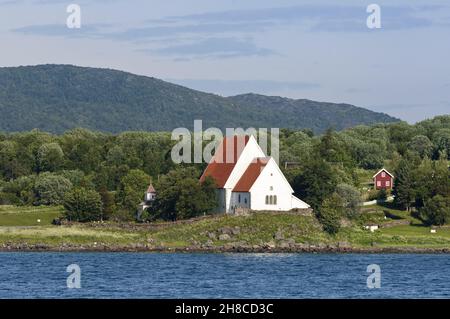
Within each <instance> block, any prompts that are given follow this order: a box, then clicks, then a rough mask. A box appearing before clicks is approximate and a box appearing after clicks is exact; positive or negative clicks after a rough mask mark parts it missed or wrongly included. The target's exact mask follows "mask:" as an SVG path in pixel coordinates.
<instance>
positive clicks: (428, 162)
mask: <svg viewBox="0 0 450 319" xmlns="http://www.w3.org/2000/svg"><path fill="white" fill-rule="evenodd" d="M175 143H176V141H172V140H171V138H170V133H169V132H124V133H121V134H117V135H113V134H107V133H101V132H93V131H89V130H86V129H74V130H71V131H67V132H66V133H64V134H61V135H54V134H50V133H46V132H42V131H39V130H32V131H28V132H20V133H0V204H12V205H64V206H65V207H66V212H67V216H66V217H67V218H68V219H71V220H79V221H90V220H106V219H111V218H113V219H121V220H123V219H125V220H131V219H133V218H134V216H135V213H136V209H137V205H138V204H139V203H140V202H141V201H142V200H143V195H144V191H145V190H146V188H147V186H148V184H149V183H150V181H152V182H153V184H154V185H155V188H156V190H157V192H158V196H157V200H156V201H155V203H154V205H153V207H152V208H151V209H150V210H149V211H148V212H146V213H145V214H144V216H143V218H144V219H146V220H155V219H167V220H175V219H183V218H190V217H194V216H198V215H202V214H206V213H208V212H209V211H210V210H211V208H212V207H214V206H215V196H214V182H213V181H208V182H207V183H203V184H199V183H198V178H199V176H200V175H201V172H202V171H203V170H204V168H205V167H206V163H203V164H180V165H176V164H174V163H173V162H172V160H171V156H170V153H171V149H172V147H173V145H174V144H175ZM449 158H450V116H438V117H435V118H434V119H430V120H426V121H422V122H419V123H417V124H414V125H409V124H407V123H405V122H398V123H391V124H376V125H371V126H356V127H353V128H351V129H347V130H344V131H340V132H336V131H333V130H332V129H330V130H328V131H327V132H326V133H324V134H322V135H314V134H313V133H312V131H311V130H291V129H282V130H281V132H280V167H281V168H282V170H283V171H284V173H285V175H286V176H287V178H288V180H289V182H290V183H291V185H292V186H293V188H294V190H295V193H296V195H297V196H298V197H300V198H301V199H302V200H305V201H306V202H307V203H309V204H311V206H312V207H313V208H314V210H315V211H316V215H317V217H318V219H319V220H320V221H322V223H323V224H324V227H325V228H326V229H327V230H329V232H336V231H338V229H339V226H338V223H337V222H336V221H337V220H339V218H341V217H342V216H347V217H348V218H353V217H354V216H356V215H357V214H358V207H359V205H358V203H359V202H360V201H361V189H362V186H363V185H361V178H360V176H359V175H360V173H361V172H365V171H374V170H377V169H379V168H381V167H386V168H387V169H389V170H390V171H392V172H393V173H394V175H395V176H396V179H395V188H394V191H393V193H394V195H395V201H396V204H397V205H399V206H401V207H403V208H405V209H410V210H411V209H412V208H414V209H415V210H417V212H418V214H420V216H421V217H422V218H423V220H424V222H427V223H430V224H442V223H446V222H449V220H450V212H449V211H448V207H450V205H448V200H449V196H450V195H449V188H450V187H449V186H450V185H449V183H450V178H449V175H448V174H449V173H448V160H449ZM285 162H290V163H294V164H295V165H294V166H293V167H284V165H283V164H284V163H285ZM370 176H371V175H370ZM434 215H436V216H434Z"/></svg>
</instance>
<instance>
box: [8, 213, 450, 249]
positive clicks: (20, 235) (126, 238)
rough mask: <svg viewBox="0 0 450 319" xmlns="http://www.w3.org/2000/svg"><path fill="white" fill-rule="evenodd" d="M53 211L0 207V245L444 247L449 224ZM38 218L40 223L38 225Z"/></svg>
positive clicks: (378, 217)
mask: <svg viewBox="0 0 450 319" xmlns="http://www.w3.org/2000/svg"><path fill="white" fill-rule="evenodd" d="M60 210H61V209H60V208H58V207H53V208H48V207H47V208H46V207H44V208H28V207H27V208H17V207H11V206H6V207H5V206H2V207H0V249H3V250H6V249H27V248H30V247H31V248H33V247H38V248H39V247H40V248H41V249H54V250H64V249H72V250H76V249H92V250H102V249H108V250H128V249H129V250H168V249H185V248H189V249H194V250H210V251H211V250H216V249H217V250H221V249H226V250H228V249H233V248H236V249H238V248H243V249H244V250H245V249H247V250H248V249H254V250H277V249H278V248H282V249H289V248H290V249H292V250H302V249H304V248H308V247H319V248H320V247H322V248H324V247H331V248H333V247H341V248H342V247H346V248H348V249H350V250H351V249H381V248H395V249H402V248H405V249H408V248H417V249H447V248H450V228H446V227H443V228H439V229H437V233H435V234H432V233H430V228H429V227H424V226H421V224H420V221H418V220H416V219H414V217H412V216H410V215H409V214H408V213H406V212H404V211H398V210H395V209H393V208H389V207H383V206H376V205H375V206H371V207H365V208H364V212H363V216H364V217H363V218H361V219H360V220H359V221H358V222H356V223H346V225H345V226H344V227H343V228H342V229H341V231H340V232H339V233H338V234H337V235H335V236H331V235H329V234H327V233H325V232H323V231H322V227H321V225H320V224H319V223H318V222H317V220H316V219H315V218H314V217H312V216H299V215H293V214H282V213H268V212H267V213H256V214H252V215H250V216H213V217H205V218H200V219H198V220H191V221H183V222H178V223H153V224H134V223H131V224H130V223H128V224H118V223H90V224H73V225H64V226H54V225H51V220H52V219H53V218H55V217H57V216H58V215H59V214H60ZM385 215H388V216H389V218H385V217H384V216H385ZM37 219H40V220H41V222H40V223H37V222H36V221H37ZM36 223H37V225H36ZM367 223H376V224H379V225H381V226H382V228H381V229H380V230H378V231H375V232H374V233H371V232H369V231H367V230H364V229H363V226H364V225H365V224H367Z"/></svg>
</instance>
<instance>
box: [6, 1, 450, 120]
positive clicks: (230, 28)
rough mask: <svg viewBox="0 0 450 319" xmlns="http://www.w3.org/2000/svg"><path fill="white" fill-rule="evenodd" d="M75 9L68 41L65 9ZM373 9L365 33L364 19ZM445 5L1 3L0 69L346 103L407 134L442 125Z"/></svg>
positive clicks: (449, 74) (448, 28) (447, 76)
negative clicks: (406, 127) (59, 68)
mask: <svg viewBox="0 0 450 319" xmlns="http://www.w3.org/2000/svg"><path fill="white" fill-rule="evenodd" d="M70 3H76V4H79V5H80V7H81V12H82V15H81V28H80V29H68V28H67V27H66V19H67V16H68V15H69V14H68V13H66V7H67V6H68V5H69V4H70ZM371 3H376V4H378V5H380V7H381V24H382V28H381V29H368V28H367V26H366V19H367V16H368V15H369V14H368V13H367V12H366V7H367V6H368V5H369V4H371ZM449 40H450V4H447V3H446V1H426V0H420V1H414V0H408V1H402V0H399V1H395V4H394V2H393V1H377V0H370V1H361V0H355V1H352V0H347V1H324V0H314V1H299V0H297V1H292V0H271V1H268V0H245V1H242V0H239V1H237V0H214V1H211V0H189V1H188V0H165V1H160V0H147V1H140V0H126V1H125V0H97V1H88V0H72V1H65V0H64V1H63V0H0V43H1V46H0V49H1V50H0V58H1V59H0V66H17V65H34V64H43V63H66V64H75V65H81V66H92V67H107V68H113V69H119V70H125V71H129V72H133V73H136V74H142V75H148V76H154V77H157V78H162V79H166V80H169V81H171V82H175V83H179V84H182V85H185V86H188V87H191V88H194V89H199V90H203V91H208V92H213V93H217V94H221V95H233V94H239V93H246V92H256V93H261V94H268V95H281V96H287V97H292V98H308V99H312V100H319V101H329V102H346V103H352V104H355V105H358V106H362V107H366V108H368V109H371V110H375V111H381V112H385V113H388V114H390V115H393V116H396V117H399V118H401V119H403V120H407V121H408V122H411V123H414V122H416V121H418V120H422V119H425V118H430V117H432V116H434V115H437V114H449V113H450V63H449V60H448V59H449V56H450V41H449Z"/></svg>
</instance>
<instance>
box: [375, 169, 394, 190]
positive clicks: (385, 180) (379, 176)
mask: <svg viewBox="0 0 450 319" xmlns="http://www.w3.org/2000/svg"><path fill="white" fill-rule="evenodd" d="M372 178H373V185H374V187H375V189H383V188H384V189H392V186H393V183H394V175H392V174H391V173H389V172H388V171H387V169H385V168H382V169H380V170H379V171H378V172H377V173H376V174H375V175H373V177H372Z"/></svg>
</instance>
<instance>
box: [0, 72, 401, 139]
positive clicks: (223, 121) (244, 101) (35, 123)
mask: <svg viewBox="0 0 450 319" xmlns="http://www.w3.org/2000/svg"><path fill="white" fill-rule="evenodd" d="M0 115H1V116H0V131H6V132H12V131H26V130H30V129H33V128H38V129H41V130H44V131H48V132H54V133H61V132H63V131H65V130H68V129H72V128H74V127H83V128H88V129H92V130H100V131H105V132H113V133H118V132H122V131H129V130H148V131H167V130H172V129H174V128H176V127H187V128H189V129H192V128H193V121H194V119H201V120H203V126H204V128H206V127H219V128H221V129H223V128H225V127H243V128H247V127H280V128H297V129H300V128H311V129H313V130H314V131H315V132H317V133H319V132H323V131H324V130H325V129H327V128H329V127H333V128H334V129H337V130H341V129H344V128H347V127H351V126H355V125H358V124H371V123H378V122H384V123H386V122H394V121H397V119H395V118H393V117H390V116H389V115H386V114H383V113H377V112H373V111H369V110H367V109H364V108H360V107H356V106H353V105H349V104H333V103H323V102H314V101H310V100H293V99H287V98H281V97H269V96H263V95H256V94H245V95H239V96H234V97H228V98H226V97H221V96H218V95H214V94H209V93H204V92H200V91H196V90H192V89H189V88H186V87H182V86H179V85H175V84H172V83H169V82H165V81H162V80H159V79H156V78H152V77H145V76H138V75H134V74H131V73H126V72H122V71H116V70H110V69H98V68H84V67H77V66H70V65H39V66H26V67H8V68H0Z"/></svg>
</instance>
